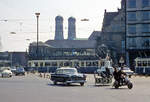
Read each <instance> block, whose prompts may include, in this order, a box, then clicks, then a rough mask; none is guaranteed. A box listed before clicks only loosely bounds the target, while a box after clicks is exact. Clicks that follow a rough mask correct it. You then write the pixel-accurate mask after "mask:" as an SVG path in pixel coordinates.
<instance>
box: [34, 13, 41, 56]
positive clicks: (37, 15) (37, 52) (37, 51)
mask: <svg viewBox="0 0 150 102" xmlns="http://www.w3.org/2000/svg"><path fill="white" fill-rule="evenodd" d="M35 15H36V17H37V48H36V54H37V59H38V55H39V48H38V47H39V45H38V42H39V15H40V13H35Z"/></svg>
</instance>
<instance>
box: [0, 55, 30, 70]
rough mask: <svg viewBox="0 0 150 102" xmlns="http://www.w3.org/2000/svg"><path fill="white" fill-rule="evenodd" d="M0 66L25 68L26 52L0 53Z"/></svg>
mask: <svg viewBox="0 0 150 102" xmlns="http://www.w3.org/2000/svg"><path fill="white" fill-rule="evenodd" d="M2 66H9V67H11V66H27V52H0V67H2Z"/></svg>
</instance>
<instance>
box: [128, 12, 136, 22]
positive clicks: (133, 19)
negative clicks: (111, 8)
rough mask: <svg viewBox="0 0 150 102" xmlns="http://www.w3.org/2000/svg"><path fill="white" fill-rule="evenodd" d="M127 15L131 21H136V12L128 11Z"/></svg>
mask: <svg viewBox="0 0 150 102" xmlns="http://www.w3.org/2000/svg"><path fill="white" fill-rule="evenodd" d="M127 17H128V20H129V21H136V12H128V16H127Z"/></svg>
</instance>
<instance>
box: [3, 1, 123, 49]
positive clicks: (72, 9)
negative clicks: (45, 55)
mask: <svg viewBox="0 0 150 102" xmlns="http://www.w3.org/2000/svg"><path fill="white" fill-rule="evenodd" d="M120 2H121V0H0V37H1V43H2V50H1V51H25V50H26V49H27V48H28V45H29V43H30V42H33V41H36V16H35V12H40V13H41V15H40V18H39V32H40V33H39V39H40V41H43V42H44V41H47V40H48V39H54V32H55V17H56V16H57V15H61V16H63V18H64V37H65V38H67V32H68V30H67V28H68V23H67V22H68V18H69V17H70V16H73V17H75V18H76V35H77V38H88V37H89V36H90V34H91V33H92V32H93V31H94V30H98V31H100V30H101V26H102V21H103V16H104V10H105V9H107V11H108V12H113V11H117V8H120V5H121V4H120ZM83 18H87V19H89V21H88V22H83V21H81V19H83ZM4 20H8V21H4ZM11 32H15V33H16V34H11ZM26 39H30V40H26Z"/></svg>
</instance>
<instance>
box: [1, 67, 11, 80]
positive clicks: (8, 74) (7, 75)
mask: <svg viewBox="0 0 150 102" xmlns="http://www.w3.org/2000/svg"><path fill="white" fill-rule="evenodd" d="M1 76H2V78H3V77H12V72H11V70H10V69H5V70H3V71H2V73H1Z"/></svg>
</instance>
